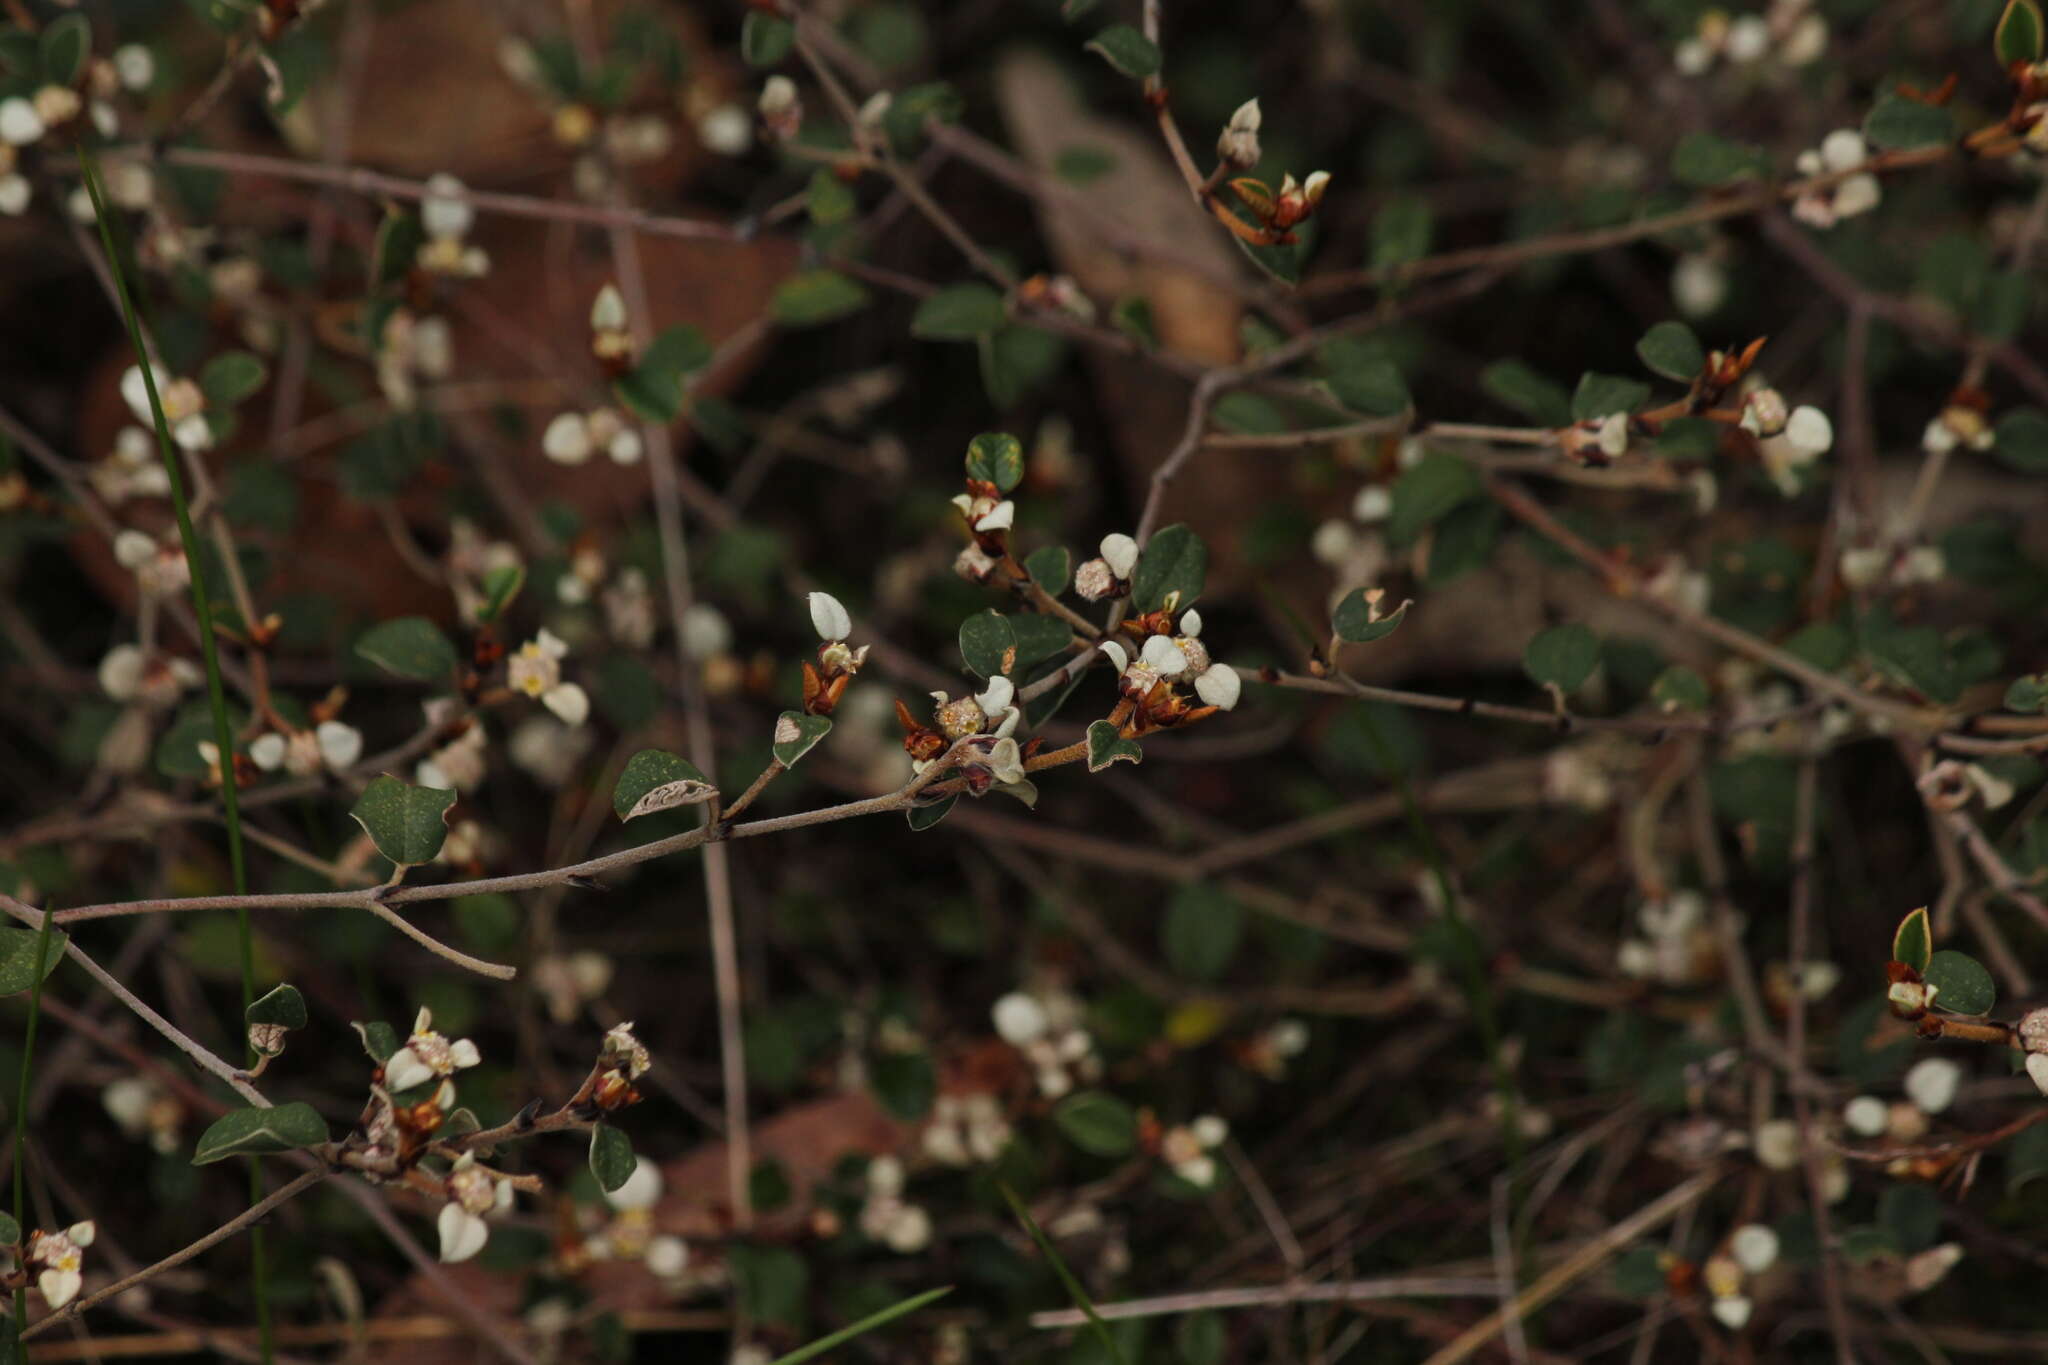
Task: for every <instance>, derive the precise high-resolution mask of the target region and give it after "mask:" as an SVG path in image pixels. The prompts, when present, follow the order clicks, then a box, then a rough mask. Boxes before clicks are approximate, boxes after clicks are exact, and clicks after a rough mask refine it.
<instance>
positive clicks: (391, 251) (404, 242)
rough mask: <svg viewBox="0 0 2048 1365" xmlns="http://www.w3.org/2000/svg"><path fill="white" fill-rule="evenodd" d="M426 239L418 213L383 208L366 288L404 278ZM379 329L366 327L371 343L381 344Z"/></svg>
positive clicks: (381, 331)
mask: <svg viewBox="0 0 2048 1365" xmlns="http://www.w3.org/2000/svg"><path fill="white" fill-rule="evenodd" d="M426 240H427V232H426V229H425V228H423V227H421V226H420V219H419V215H418V214H416V213H407V212H405V211H404V210H402V209H397V208H392V209H387V210H386V211H385V213H384V221H383V222H381V223H379V224H378V225H377V236H376V238H375V240H374V241H373V242H372V243H371V246H370V288H371V289H372V290H375V289H377V288H378V287H379V286H382V285H387V284H395V283H397V282H398V281H399V280H402V279H404V278H405V276H406V272H407V271H409V270H411V269H412V263H413V261H414V259H415V258H416V257H418V255H419V254H420V247H421V246H422V245H424V244H425V243H426ZM383 330H384V329H383V328H381V327H377V328H373V329H370V330H369V332H368V340H369V341H370V344H371V345H373V346H378V345H382V344H383V342H382V333H383Z"/></svg>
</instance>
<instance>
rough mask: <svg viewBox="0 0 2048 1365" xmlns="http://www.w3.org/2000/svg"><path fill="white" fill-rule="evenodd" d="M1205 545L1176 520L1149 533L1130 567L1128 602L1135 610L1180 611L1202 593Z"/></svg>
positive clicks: (1207, 558) (1207, 561) (1190, 604)
mask: <svg viewBox="0 0 2048 1365" xmlns="http://www.w3.org/2000/svg"><path fill="white" fill-rule="evenodd" d="M1208 569H1209V547H1208V546H1206V545H1204V544H1203V543H1202V538H1201V537H1200V536H1198V535H1196V534H1195V533H1194V532H1193V531H1191V530H1189V529H1188V528H1187V527H1185V526H1183V525H1181V524H1179V523H1178V522H1176V523H1175V524H1173V525H1172V526H1163V527H1161V528H1160V529H1159V530H1157V531H1155V532H1153V533H1152V538H1151V539H1150V540H1148V541H1146V542H1145V548H1144V549H1143V550H1142V551H1141V552H1139V555H1138V566H1137V567H1136V568H1134V569H1132V570H1131V605H1132V606H1134V607H1136V608H1137V609H1138V610H1139V611H1143V612H1149V611H1161V610H1167V611H1184V610H1186V609H1187V608H1188V607H1190V606H1192V605H1194V601H1195V599H1196V598H1198V597H1200V596H1201V595H1202V583H1203V580H1204V578H1205V577H1206V576H1207V574H1208Z"/></svg>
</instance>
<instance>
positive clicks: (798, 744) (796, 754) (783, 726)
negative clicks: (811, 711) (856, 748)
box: [774, 711, 832, 768]
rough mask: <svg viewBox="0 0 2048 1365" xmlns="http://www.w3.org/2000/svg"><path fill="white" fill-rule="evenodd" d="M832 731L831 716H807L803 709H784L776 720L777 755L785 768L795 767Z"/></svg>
mask: <svg viewBox="0 0 2048 1365" xmlns="http://www.w3.org/2000/svg"><path fill="white" fill-rule="evenodd" d="M831 732H832V718H831V717H830V716H807V715H805V714H804V713H803V712H801V711H784V712H783V713H782V716H781V718H780V719H778V720H777V721H776V722H775V744H774V752H775V757H776V758H777V759H778V760H779V761H780V762H781V764H782V766H783V767H785V768H794V767H795V766H796V764H797V760H798V759H800V758H802V757H803V756H804V755H805V754H807V753H809V752H810V751H811V748H812V746H813V745H815V744H816V743H817V742H818V741H819V740H821V739H823V738H824V737H825V736H826V735H828V734H830V733H831Z"/></svg>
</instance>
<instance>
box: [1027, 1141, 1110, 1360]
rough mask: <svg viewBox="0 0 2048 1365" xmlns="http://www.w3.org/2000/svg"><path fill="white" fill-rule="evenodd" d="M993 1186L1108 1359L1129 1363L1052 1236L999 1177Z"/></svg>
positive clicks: (1093, 1301)
mask: <svg viewBox="0 0 2048 1365" xmlns="http://www.w3.org/2000/svg"><path fill="white" fill-rule="evenodd" d="M996 1188H997V1189H999V1190H1001V1191H1002V1192H1003V1199H1004V1201H1005V1202H1007V1203H1008V1204H1009V1206H1010V1212H1011V1213H1014V1214H1016V1215H1017V1221H1018V1222H1019V1223H1022V1224H1023V1225H1024V1231H1026V1232H1028V1233H1030V1234H1031V1240H1032V1241H1034V1242H1036V1243H1038V1250H1039V1253H1040V1254H1041V1255H1043V1256H1044V1257H1045V1259H1046V1261H1047V1262H1048V1263H1049V1264H1050V1265H1051V1266H1052V1270H1053V1274H1055V1275H1057V1276H1059V1277H1060V1283H1061V1284H1062V1285H1064V1286H1066V1290H1067V1297H1068V1298H1070V1299H1072V1300H1073V1301H1074V1306H1075V1307H1076V1308H1078V1309H1080V1310H1081V1311H1082V1312H1083V1313H1086V1314H1087V1315H1088V1325H1089V1327H1091V1328H1092V1329H1094V1332H1095V1336H1096V1339H1097V1340H1098V1341H1100V1342H1101V1343H1102V1347H1103V1349H1104V1350H1106V1351H1108V1352H1109V1358H1110V1359H1111V1360H1114V1361H1116V1362H1117V1365H1130V1358H1129V1357H1128V1356H1126V1355H1125V1354H1124V1348H1123V1345H1122V1343H1120V1342H1119V1341H1118V1340H1117V1339H1116V1334H1115V1333H1114V1332H1112V1331H1110V1330H1109V1324H1108V1323H1107V1322H1105V1321H1103V1318H1102V1314H1100V1313H1098V1312H1096V1311H1095V1300H1093V1299H1091V1298H1089V1297H1088V1291H1087V1290H1085V1289H1083V1288H1082V1287H1081V1282H1080V1281H1079V1280H1078V1279H1075V1278H1074V1272H1073V1271H1071V1270H1069V1269H1068V1268H1067V1262H1066V1259H1065V1258H1064V1257H1062V1256H1061V1255H1060V1253H1059V1252H1058V1250H1057V1249H1055V1248H1054V1246H1053V1244H1052V1239H1051V1238H1049V1237H1047V1236H1046V1235H1045V1231H1044V1229H1042V1228H1040V1227H1039V1226H1038V1220H1037V1219H1036V1218H1033V1217H1032V1216H1031V1210H1029V1209H1027V1208H1025V1207H1024V1201H1023V1200H1021V1199H1019V1198H1018V1197H1017V1192H1016V1191H1015V1190H1013V1189H1011V1188H1010V1187H1009V1185H1008V1183H1006V1182H1004V1181H1000V1180H999V1181H997V1182H996Z"/></svg>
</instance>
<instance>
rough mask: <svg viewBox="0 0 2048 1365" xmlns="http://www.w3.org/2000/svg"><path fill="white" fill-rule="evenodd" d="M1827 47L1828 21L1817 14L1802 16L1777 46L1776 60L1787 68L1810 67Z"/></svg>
mask: <svg viewBox="0 0 2048 1365" xmlns="http://www.w3.org/2000/svg"><path fill="white" fill-rule="evenodd" d="M1827 47H1828V21H1827V20H1826V19H1823V18H1822V17H1821V16H1820V15H1818V14H1808V15H1805V16H1803V17H1802V18H1801V19H1800V20H1799V22H1798V23H1796V24H1794V25H1793V26H1792V31H1791V32H1790V33H1788V34H1786V35H1785V40H1784V41H1783V42H1781V43H1779V44H1778V60H1779V61H1781V62H1783V63H1784V64H1785V65H1787V66H1811V65H1813V63H1815V62H1817V61H1819V60H1820V56H1821V54H1822V53H1823V52H1825V51H1827Z"/></svg>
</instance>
